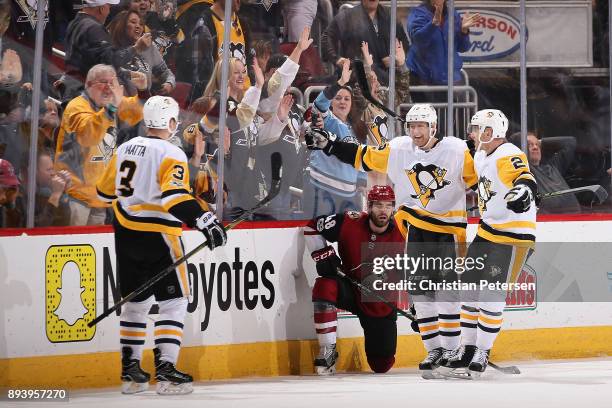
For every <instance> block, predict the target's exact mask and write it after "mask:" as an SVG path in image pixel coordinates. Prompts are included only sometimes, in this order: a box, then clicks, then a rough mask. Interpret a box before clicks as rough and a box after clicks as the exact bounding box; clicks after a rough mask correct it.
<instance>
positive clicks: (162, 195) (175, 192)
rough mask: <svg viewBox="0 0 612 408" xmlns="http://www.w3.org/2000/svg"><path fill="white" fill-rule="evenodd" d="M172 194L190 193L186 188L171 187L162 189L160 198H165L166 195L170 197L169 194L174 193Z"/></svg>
mask: <svg viewBox="0 0 612 408" xmlns="http://www.w3.org/2000/svg"><path fill="white" fill-rule="evenodd" d="M174 194H188V195H190V194H189V191H187V190H186V189H184V188H176V189H173V190H166V191H163V192H162V194H161V198H162V199H163V198H166V197H170V196H171V195H174Z"/></svg>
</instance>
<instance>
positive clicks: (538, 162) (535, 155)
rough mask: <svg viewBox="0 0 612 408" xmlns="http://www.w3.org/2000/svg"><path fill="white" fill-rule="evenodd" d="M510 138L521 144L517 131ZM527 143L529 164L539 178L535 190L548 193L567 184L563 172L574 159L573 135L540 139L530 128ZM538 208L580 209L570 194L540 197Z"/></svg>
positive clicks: (544, 210) (564, 211)
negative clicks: (542, 198)
mask: <svg viewBox="0 0 612 408" xmlns="http://www.w3.org/2000/svg"><path fill="white" fill-rule="evenodd" d="M511 141H512V142H513V143H514V144H516V145H517V146H520V145H521V135H520V133H515V134H513V135H512V136H511ZM527 145H528V149H529V152H528V153H529V155H528V158H529V168H530V169H531V172H532V173H533V175H534V176H535V178H536V181H537V182H538V192H540V193H551V192H553V191H559V190H566V189H568V188H570V187H569V186H568V184H567V182H566V181H565V179H564V177H563V176H564V174H566V173H567V170H568V169H569V167H570V165H571V164H572V161H573V160H574V153H575V150H576V138H574V137H571V136H564V137H563V136H562V137H547V138H545V139H539V138H538V137H537V136H536V135H535V133H533V132H529V133H527ZM543 153H544V155H543ZM538 208H539V210H538V212H539V213H540V214H567V213H571V214H577V213H580V212H581V208H580V204H579V203H578V200H577V199H576V196H575V195H573V194H566V195H562V196H559V197H555V198H549V199H546V200H542V202H541V203H540V205H539V207H538Z"/></svg>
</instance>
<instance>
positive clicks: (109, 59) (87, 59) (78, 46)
mask: <svg viewBox="0 0 612 408" xmlns="http://www.w3.org/2000/svg"><path fill="white" fill-rule="evenodd" d="M118 2H119V0H83V9H82V10H81V11H79V12H78V13H77V15H76V17H75V18H74V20H72V21H71V22H70V24H69V25H68V29H67V33H66V75H65V76H64V78H63V79H62V81H61V82H60V83H58V84H56V86H62V87H64V88H65V89H64V92H63V97H64V100H70V99H72V98H74V97H75V96H77V95H78V94H79V93H80V91H81V90H82V89H83V83H84V80H85V76H86V75H87V73H88V72H89V70H90V69H91V68H92V67H93V66H94V65H96V64H106V65H111V66H113V67H114V68H115V69H116V70H117V72H119V81H120V83H121V84H122V85H123V86H124V87H125V89H126V92H127V93H128V94H129V95H133V94H134V93H135V92H136V90H135V89H134V88H133V87H132V84H131V80H132V79H133V78H134V75H133V74H131V73H130V72H129V71H124V70H120V68H121V67H123V66H125V65H126V64H128V63H129V62H130V61H132V60H133V59H134V56H135V55H136V54H137V53H140V52H144V51H145V50H146V49H147V48H149V47H150V46H151V34H145V35H143V36H142V37H140V38H139V39H138V40H137V41H136V43H135V44H134V45H133V46H132V47H128V48H122V49H116V48H114V47H113V45H112V39H111V37H110V34H109V32H108V31H107V30H106V28H105V27H104V22H105V21H106V18H107V17H108V13H109V10H110V5H111V4H117V3H118ZM137 76H138V77H140V74H138V75H137Z"/></svg>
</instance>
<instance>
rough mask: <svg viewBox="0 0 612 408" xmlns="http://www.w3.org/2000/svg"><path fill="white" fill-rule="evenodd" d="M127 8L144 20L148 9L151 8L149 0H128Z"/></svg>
mask: <svg viewBox="0 0 612 408" xmlns="http://www.w3.org/2000/svg"><path fill="white" fill-rule="evenodd" d="M128 10H129V11H134V12H136V13H138V14H139V15H140V18H142V19H143V20H144V18H145V17H146V15H147V13H148V12H149V10H151V0H128Z"/></svg>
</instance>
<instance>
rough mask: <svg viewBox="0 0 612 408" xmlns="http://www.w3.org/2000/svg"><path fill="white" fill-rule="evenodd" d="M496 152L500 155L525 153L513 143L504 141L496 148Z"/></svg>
mask: <svg viewBox="0 0 612 408" xmlns="http://www.w3.org/2000/svg"><path fill="white" fill-rule="evenodd" d="M495 153H497V154H499V155H500V156H515V155H517V154H524V152H523V151H522V150H521V149H520V148H519V147H517V146H515V145H514V144H513V143H510V142H508V143H504V144H502V145H501V146H499V147H498V148H497V150H495Z"/></svg>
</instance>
